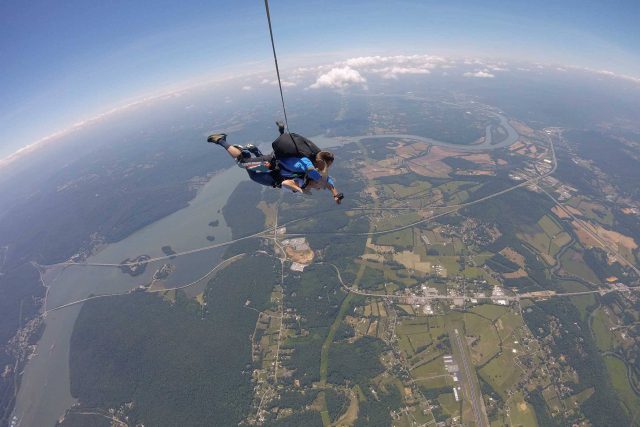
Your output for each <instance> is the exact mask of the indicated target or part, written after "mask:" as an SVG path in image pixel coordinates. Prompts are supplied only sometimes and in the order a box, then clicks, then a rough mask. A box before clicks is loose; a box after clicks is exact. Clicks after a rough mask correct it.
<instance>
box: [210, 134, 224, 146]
mask: <svg viewBox="0 0 640 427" xmlns="http://www.w3.org/2000/svg"><path fill="white" fill-rule="evenodd" d="M226 140H227V134H226V133H214V134H213V135H209V138H207V142H210V143H212V144H220V143H221V142H223V141H226Z"/></svg>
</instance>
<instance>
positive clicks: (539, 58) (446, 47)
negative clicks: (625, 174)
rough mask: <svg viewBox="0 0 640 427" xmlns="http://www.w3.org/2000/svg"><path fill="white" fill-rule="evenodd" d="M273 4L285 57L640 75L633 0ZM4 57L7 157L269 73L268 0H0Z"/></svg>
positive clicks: (2, 145)
mask: <svg viewBox="0 0 640 427" xmlns="http://www.w3.org/2000/svg"><path fill="white" fill-rule="evenodd" d="M398 3H402V4H401V6H402V7H398ZM271 9H272V18H273V23H274V31H275V37H276V43H277V47H278V51H279V56H280V61H281V65H282V67H283V68H284V69H294V68H296V67H301V66H306V65H309V64H318V63H323V64H326V63H331V62H335V61H338V60H345V59H347V58H353V57H361V56H369V55H382V56H385V55H387V56H388V55H411V54H415V53H420V54H429V55H439V56H446V57H457V58H464V57H474V58H477V57H492V58H504V59H508V60H525V61H531V62H541V63H551V64H559V65H567V66H575V67H581V68H588V69H592V70H607V71H609V72H612V73H615V74H616V75H623V76H627V77H630V78H633V79H637V78H640V30H639V29H638V26H637V19H638V17H640V4H638V3H637V2H635V1H613V2H604V1H573V0H572V1H564V2H552V1H548V0H545V1H543V2H538V3H536V4H535V5H533V4H529V3H528V2H507V1H489V2H482V3H477V2H472V1H457V2H455V3H454V4H451V5H449V4H447V5H443V4H440V3H439V2H435V1H429V2H421V1H402V2H383V1H372V2H368V1H367V2H365V1H363V0H357V1H352V2H337V1H331V2H329V3H328V2H325V1H306V2H295V1H293V0H272V1H271ZM0 58H1V59H2V62H3V72H2V74H1V75H0V93H2V98H3V102H2V103H1V104H0V129H1V130H0V141H1V142H0V159H2V158H5V157H7V156H9V155H11V154H12V153H14V152H16V151H17V150H19V149H21V148H23V147H25V146H27V145H29V144H32V143H33V142H35V141H37V140H39V139H42V138H44V137H46V136H48V135H50V134H55V133H56V132H60V131H62V130H64V129H67V128H69V127H70V126H72V125H73V124H74V123H77V122H79V121H82V120H86V119H88V118H91V117H93V116H96V115H98V114H100V113H102V112H104V111H108V110H110V109H113V108H115V107H118V106H121V105H123V104H126V103H127V102H131V100H132V99H136V98H140V97H142V96H144V95H149V94H158V93H162V92H168V91H170V90H171V89H176V88H181V87H188V86H189V85H193V84H195V83H197V82H202V81H207V80H213V79H216V78H223V77H225V76H230V75H238V74H251V73H256V72H272V70H271V67H272V62H271V61H272V59H271V50H270V45H269V39H268V32H267V25H266V19H265V15H264V6H263V3H262V2H261V1H254V2H232V1H213V2H211V1H192V2H190V3H189V5H188V6H185V4H184V3H182V2H180V3H178V2H169V1H163V2H153V3H151V2H135V3H125V2H117V3H115V4H114V3H109V4H107V3H104V2H97V1H88V2H75V1H73V2H65V3H49V2H44V1H36V2H28V3H25V2H20V3H14V2H12V3H9V2H5V3H3V4H2V5H0ZM479 71H482V70H479Z"/></svg>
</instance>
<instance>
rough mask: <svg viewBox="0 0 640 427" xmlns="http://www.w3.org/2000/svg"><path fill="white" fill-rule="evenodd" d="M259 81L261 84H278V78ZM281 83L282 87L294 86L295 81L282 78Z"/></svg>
mask: <svg viewBox="0 0 640 427" xmlns="http://www.w3.org/2000/svg"><path fill="white" fill-rule="evenodd" d="M260 83H261V84H263V85H272V86H278V80H269V79H262V81H261V82H260ZM281 84H282V87H293V86H296V83H294V82H290V81H287V80H282V81H281Z"/></svg>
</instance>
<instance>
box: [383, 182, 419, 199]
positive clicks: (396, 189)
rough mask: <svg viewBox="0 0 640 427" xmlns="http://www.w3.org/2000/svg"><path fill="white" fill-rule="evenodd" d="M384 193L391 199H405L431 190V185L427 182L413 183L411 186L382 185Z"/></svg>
mask: <svg viewBox="0 0 640 427" xmlns="http://www.w3.org/2000/svg"><path fill="white" fill-rule="evenodd" d="M382 187H383V189H384V193H385V195H386V196H387V197H389V198H392V199H405V198H407V197H411V196H414V195H417V194H420V193H424V192H426V191H428V190H429V189H431V184H430V183H429V182H427V181H413V182H412V183H411V185H408V186H407V185H400V184H383V186H382Z"/></svg>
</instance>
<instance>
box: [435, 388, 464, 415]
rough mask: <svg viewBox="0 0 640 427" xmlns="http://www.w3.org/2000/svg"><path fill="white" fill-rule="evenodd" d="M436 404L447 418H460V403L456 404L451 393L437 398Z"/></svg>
mask: <svg viewBox="0 0 640 427" xmlns="http://www.w3.org/2000/svg"><path fill="white" fill-rule="evenodd" d="M438 402H439V403H440V406H442V409H443V411H444V413H445V414H447V415H448V416H449V417H459V416H460V402H456V398H455V396H454V395H453V393H443V394H441V395H440V396H438Z"/></svg>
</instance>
